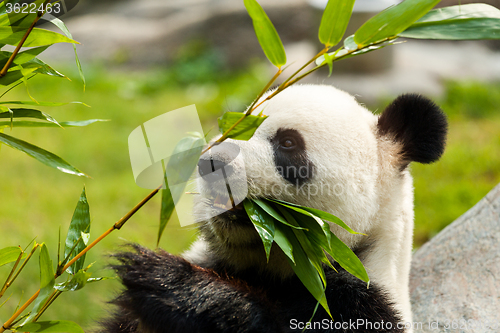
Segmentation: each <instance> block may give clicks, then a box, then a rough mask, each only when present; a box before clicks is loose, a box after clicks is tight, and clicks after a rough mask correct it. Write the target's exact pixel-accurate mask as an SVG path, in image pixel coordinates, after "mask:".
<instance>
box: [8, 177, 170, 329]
mask: <svg viewBox="0 0 500 333" xmlns="http://www.w3.org/2000/svg"><path fill="white" fill-rule="evenodd" d="M162 186H163V185H162ZM162 186H159V187H158V188H156V189H155V190H153V192H151V193H150V194H148V196H146V197H145V198H144V199H142V200H141V201H140V202H139V203H138V204H137V205H135V207H134V208H132V209H131V210H130V211H129V212H128V213H127V214H125V215H124V216H123V217H122V218H121V219H119V220H118V221H116V222H115V224H113V226H112V227H111V228H109V229H108V230H107V231H105V232H104V233H103V234H102V235H101V236H99V237H98V238H97V239H96V240H94V241H93V242H92V243H91V244H90V245H88V246H87V247H86V248H85V249H83V250H82V251H81V252H80V253H78V254H77V255H76V256H75V257H74V258H73V259H71V260H70V261H69V262H68V263H67V264H66V265H65V266H64V267H63V269H62V270H61V271H60V272H56V274H55V275H54V277H55V278H58V277H59V276H60V275H62V273H63V272H64V271H65V270H66V269H67V268H68V267H70V266H71V265H73V264H74V263H75V262H76V261H77V260H78V259H80V258H81V257H82V256H83V255H84V254H85V253H87V252H88V251H89V250H90V249H91V248H93V247H94V246H95V245H96V244H97V243H99V242H100V241H101V240H103V239H104V238H105V237H106V236H107V235H109V234H110V233H111V232H112V231H113V230H116V229H120V228H121V227H123V225H124V224H125V222H127V221H128V220H129V219H130V218H131V217H132V216H133V215H134V214H135V213H136V212H137V211H138V210H139V209H140V208H141V207H142V206H144V204H146V202H148V201H149V200H150V199H151V198H152V197H154V196H155V195H156V193H158V191H159V190H160V189H161V187H162ZM39 294H40V289H38V291H37V292H35V293H34V294H33V296H31V297H30V299H28V300H27V301H26V303H24V304H23V305H22V306H21V307H20V308H19V309H18V310H17V311H16V312H15V313H14V314H13V315H12V316H11V317H10V318H9V320H7V321H6V322H5V323H4V324H3V325H2V327H0V333H3V332H5V331H6V330H8V329H10V327H11V325H12V323H13V322H14V320H16V318H17V317H19V316H20V315H21V314H22V313H23V312H24V310H26V308H27V307H28V306H30V304H31V303H33V301H35V299H36V298H37V297H38V295H39Z"/></svg>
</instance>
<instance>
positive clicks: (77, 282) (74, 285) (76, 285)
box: [54, 269, 91, 291]
mask: <svg viewBox="0 0 500 333" xmlns="http://www.w3.org/2000/svg"><path fill="white" fill-rule="evenodd" d="M90 275H91V273H89V272H86V271H84V270H83V269H81V270H79V271H78V272H76V273H75V274H74V275H73V276H72V277H71V279H70V280H69V281H66V282H62V283H58V284H56V285H55V287H54V288H55V289H57V290H59V291H76V290H80V289H82V288H83V287H85V285H86V284H87V282H88V280H89V279H90Z"/></svg>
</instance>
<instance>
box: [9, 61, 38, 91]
mask: <svg viewBox="0 0 500 333" xmlns="http://www.w3.org/2000/svg"><path fill="white" fill-rule="evenodd" d="M39 68H40V66H31V67H30V68H26V69H23V68H22V67H20V65H17V66H14V67H11V68H10V69H9V70H8V71H7V74H5V76H3V77H1V78H0V86H3V87H6V86H10V85H12V84H15V83H17V82H18V81H21V80H22V79H23V78H25V77H26V76H28V75H30V74H31V73H33V72H35V71H36V70H37V69H39Z"/></svg>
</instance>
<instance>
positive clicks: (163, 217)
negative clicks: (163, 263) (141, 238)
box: [156, 178, 175, 247]
mask: <svg viewBox="0 0 500 333" xmlns="http://www.w3.org/2000/svg"><path fill="white" fill-rule="evenodd" d="M174 209H175V202H174V199H173V198H172V193H171V192H170V188H169V187H168V182H167V179H166V178H165V188H164V189H163V190H161V208H160V225H159V229H158V237H157V239H156V246H157V247H158V246H159V245H160V240H161V236H162V235H163V231H164V230H165V227H166V226H167V224H168V221H169V220H170V218H171V217H172V214H173V213H174Z"/></svg>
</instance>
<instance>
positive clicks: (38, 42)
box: [0, 27, 80, 47]
mask: <svg viewBox="0 0 500 333" xmlns="http://www.w3.org/2000/svg"><path fill="white" fill-rule="evenodd" d="M24 34H25V31H16V32H13V31H12V28H11V27H0V43H2V44H7V45H14V46H17V44H18V43H19V41H20V40H21V39H22V38H23V36H24ZM56 43H76V44H80V43H78V42H77V41H76V40H73V39H70V38H68V37H66V36H64V35H62V34H60V33H57V32H53V31H50V30H45V29H40V28H33V30H32V31H31V33H30V35H29V36H28V38H27V39H26V41H25V42H24V44H23V47H33V46H44V45H52V44H56Z"/></svg>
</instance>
